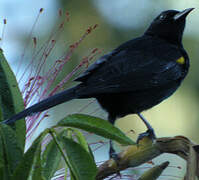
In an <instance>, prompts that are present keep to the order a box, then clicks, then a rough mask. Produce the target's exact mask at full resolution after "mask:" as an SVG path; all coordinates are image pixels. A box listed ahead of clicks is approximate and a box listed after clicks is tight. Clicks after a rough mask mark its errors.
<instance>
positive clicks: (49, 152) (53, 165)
mask: <svg viewBox="0 0 199 180" xmlns="http://www.w3.org/2000/svg"><path fill="white" fill-rule="evenodd" d="M60 161H61V153H60V151H59V150H58V148H57V147H56V144H55V142H54V141H53V140H52V141H51V142H49V143H48V145H47V146H46V148H45V151H44V153H43V155H42V164H43V165H42V166H43V175H44V177H45V178H46V179H51V178H52V177H53V175H54V174H55V172H56V170H57V169H58V166H59V164H60Z"/></svg>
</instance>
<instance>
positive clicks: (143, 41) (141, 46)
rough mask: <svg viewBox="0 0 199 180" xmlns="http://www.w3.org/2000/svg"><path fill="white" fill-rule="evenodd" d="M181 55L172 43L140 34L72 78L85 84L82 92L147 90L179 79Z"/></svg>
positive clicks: (89, 93)
mask: <svg viewBox="0 0 199 180" xmlns="http://www.w3.org/2000/svg"><path fill="white" fill-rule="evenodd" d="M181 57H182V54H181V52H180V51H179V49H178V48H177V47H176V46H174V45H171V44H168V43H166V42H165V41H162V40H160V39H156V38H152V37H148V36H146V37H145V36H144V37H140V38H137V39H134V40H132V41H128V42H127V43H125V44H123V45H121V46H120V47H118V48H117V49H115V50H114V51H113V52H112V53H110V54H108V55H105V56H103V57H102V58H101V59H100V60H98V61H97V62H96V63H95V64H93V65H92V66H91V67H90V68H88V70H87V71H86V72H85V73H84V74H83V75H82V76H80V77H79V78H77V79H76V80H77V81H81V82H82V84H85V85H86V86H85V89H84V88H82V93H83V94H85V95H86V94H88V95H91V94H93V95H96V94H103V93H121V92H128V91H137V90H147V89H150V88H152V87H155V86H157V87H160V86H164V85H166V84H167V83H169V82H171V81H176V80H178V79H180V78H181V77H182V69H181V68H182V65H180V64H179V63H177V62H176V61H177V59H179V58H181Z"/></svg>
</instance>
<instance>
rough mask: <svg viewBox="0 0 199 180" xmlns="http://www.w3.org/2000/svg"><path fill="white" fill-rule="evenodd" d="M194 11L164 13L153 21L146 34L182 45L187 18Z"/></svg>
mask: <svg viewBox="0 0 199 180" xmlns="http://www.w3.org/2000/svg"><path fill="white" fill-rule="evenodd" d="M193 9H194V8H189V9H185V10H183V11H176V10H168V11H163V12H162V13H161V14H160V15H159V16H157V17H156V18H155V19H154V20H153V22H152V23H151V25H150V26H149V28H148V29H147V31H146V32H145V34H147V35H153V36H158V37H160V38H163V39H166V40H167V41H170V42H172V43H177V44H178V43H180V44H181V41H182V35H183V31H184V28H185V21H186V17H187V15H188V14H189V13H190V12H191V11H192V10H193Z"/></svg>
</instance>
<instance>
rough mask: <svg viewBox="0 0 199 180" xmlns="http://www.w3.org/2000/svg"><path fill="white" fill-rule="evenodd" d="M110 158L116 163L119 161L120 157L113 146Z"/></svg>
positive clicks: (110, 150)
mask: <svg viewBox="0 0 199 180" xmlns="http://www.w3.org/2000/svg"><path fill="white" fill-rule="evenodd" d="M109 158H110V159H111V158H112V159H114V160H115V162H116V163H117V162H118V161H119V157H118V155H117V153H116V152H115V149H114V148H113V146H112V145H111V146H110V149H109Z"/></svg>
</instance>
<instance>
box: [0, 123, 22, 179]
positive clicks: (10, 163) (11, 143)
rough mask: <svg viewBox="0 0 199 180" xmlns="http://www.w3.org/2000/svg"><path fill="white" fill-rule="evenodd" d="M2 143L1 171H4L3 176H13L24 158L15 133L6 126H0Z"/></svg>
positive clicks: (0, 154) (0, 147)
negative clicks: (6, 174)
mask: <svg viewBox="0 0 199 180" xmlns="http://www.w3.org/2000/svg"><path fill="white" fill-rule="evenodd" d="M0 141H1V143H0V145H1V146H0V169H1V170H0V171H3V176H5V173H8V174H13V173H14V171H15V168H16V166H17V165H18V164H19V163H20V161H21V159H22V157H23V151H22V149H21V147H20V145H19V144H18V141H17V138H16V133H15V131H13V129H12V128H11V127H9V126H7V125H5V124H0ZM0 179H2V177H0Z"/></svg>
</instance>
